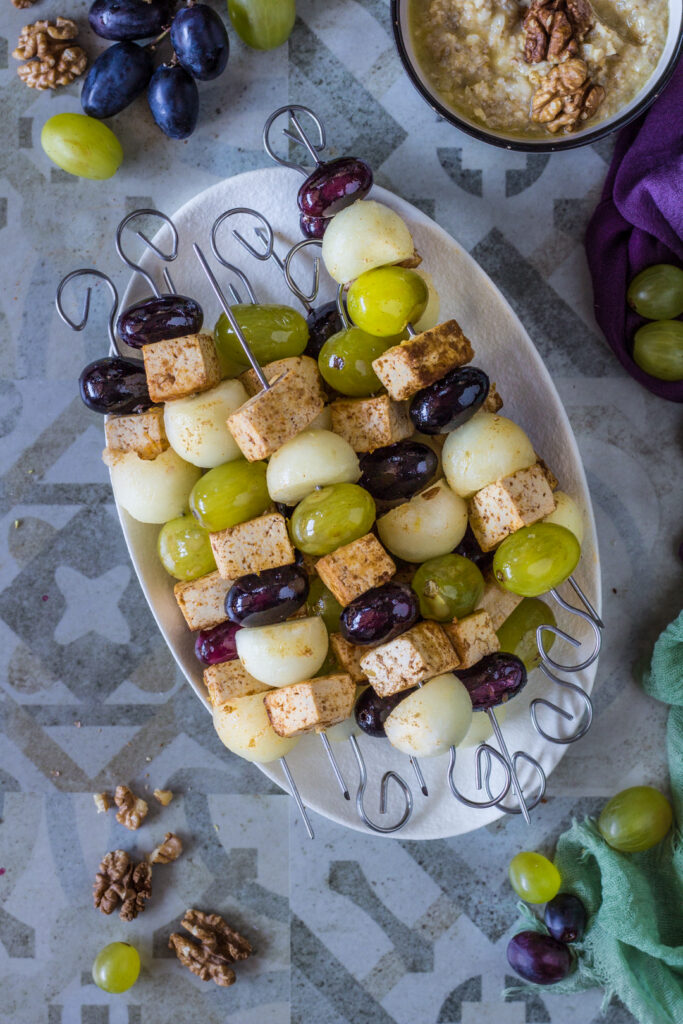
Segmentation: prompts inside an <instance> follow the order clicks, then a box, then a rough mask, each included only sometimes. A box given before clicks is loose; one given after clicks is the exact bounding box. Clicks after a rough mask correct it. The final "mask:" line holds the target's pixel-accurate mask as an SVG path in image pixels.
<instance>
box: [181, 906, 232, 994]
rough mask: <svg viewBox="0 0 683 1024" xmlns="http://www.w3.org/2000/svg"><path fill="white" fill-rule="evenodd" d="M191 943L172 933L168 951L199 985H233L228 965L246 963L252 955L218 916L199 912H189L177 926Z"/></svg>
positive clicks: (184, 937) (182, 936) (183, 937)
mask: <svg viewBox="0 0 683 1024" xmlns="http://www.w3.org/2000/svg"><path fill="white" fill-rule="evenodd" d="M180 924H181V927H183V928H185V929H186V931H188V932H190V934H191V935H193V936H194V939H190V938H187V937H186V936H184V935H181V934H180V933H179V932H174V933H173V934H172V935H171V937H170V938H169V940H168V944H169V947H170V948H171V949H172V950H174V952H175V954H176V956H177V957H178V959H179V960H180V962H181V963H182V964H184V965H185V967H188V968H189V969H190V970H191V971H192V973H193V974H196V975H197V977H199V978H201V979H202V981H215V982H216V984H217V985H232V984H234V982H235V972H234V971H233V970H232V969H231V968H230V966H229V965H230V964H232V963H234V962H235V961H236V960H246V958H247V957H248V956H249V955H250V953H251V952H252V949H251V944H250V943H249V942H248V941H247V940H246V939H245V938H244V936H243V935H240V934H239V932H236V931H233V929H232V928H230V926H229V925H227V924H226V923H225V921H224V920H223V918H222V917H220V916H219V915H218V914H204V913H203V912H202V911H201V910H188V911H187V912H186V913H185V917H184V918H183V919H182V921H181V922H180Z"/></svg>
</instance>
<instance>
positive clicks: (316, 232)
mask: <svg viewBox="0 0 683 1024" xmlns="http://www.w3.org/2000/svg"><path fill="white" fill-rule="evenodd" d="M329 223H330V219H329V218H328V217H309V216H308V214H307V213H302V214H301V215H300V217H299V227H300V228H301V234H302V235H303V236H304V238H322V237H323V235H324V234H325V232H326V230H327V225H328V224H329Z"/></svg>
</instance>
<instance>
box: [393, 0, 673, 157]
mask: <svg viewBox="0 0 683 1024" xmlns="http://www.w3.org/2000/svg"><path fill="white" fill-rule="evenodd" d="M391 13H392V22H393V29H394V36H395V39H396V45H397V48H398V53H399V56H400V58H401V61H402V62H403V65H404V67H405V69H406V72H407V73H408V76H409V77H410V79H411V81H412V83H413V85H414V86H415V88H416V89H417V90H418V92H419V93H420V94H421V95H422V97H423V98H424V99H425V100H426V101H427V103H429V105H430V106H431V107H432V108H433V110H435V111H436V113H437V114H439V116H441V117H443V118H444V119H445V120H446V121H449V122H450V123H451V124H452V125H454V126H455V127H456V128H460V129H461V130H462V131H464V132H467V133H468V134H469V135H472V136H474V137H475V138H478V139H481V140H482V141H483V142H488V143H491V144H492V145H494V146H500V147H503V148H505V149H515V150H524V151H527V152H529V151H532V152H535V151H538V152H554V151H556V150H561V149H572V148H574V147H576V146H584V145H587V144H588V143H590V142H596V141H597V140H598V139H601V138H603V137H604V136H605V135H608V134H610V133H611V132H613V131H616V130H617V129H619V128H623V126H624V125H626V124H628V123H629V122H630V121H632V120H633V119H634V118H635V117H637V116H638V115H639V114H642V113H643V111H644V110H646V109H647V107H649V106H650V104H651V103H653V102H654V100H655V99H656V98H657V96H658V95H659V93H660V92H661V91H662V90H663V89H664V87H665V86H666V84H667V82H668V81H669V79H670V77H671V75H672V74H673V71H674V68H675V67H676V63H677V61H678V59H679V58H680V56H681V51H682V49H683V0H592V2H590V0H391Z"/></svg>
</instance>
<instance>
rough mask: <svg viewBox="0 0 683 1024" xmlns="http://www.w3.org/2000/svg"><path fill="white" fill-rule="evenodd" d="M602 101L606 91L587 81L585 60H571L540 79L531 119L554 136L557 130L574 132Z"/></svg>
mask: <svg viewBox="0 0 683 1024" xmlns="http://www.w3.org/2000/svg"><path fill="white" fill-rule="evenodd" d="M604 98H605V90H604V89H603V87H602V86H601V85H595V84H594V83H593V82H591V81H590V79H589V78H588V68H587V67H586V64H585V63H584V61H582V60H578V59H577V58H573V59H572V60H567V61H565V62H564V64H558V66H557V67H555V68H553V69H552V71H550V72H549V73H548V74H547V75H545V76H544V77H543V78H542V79H541V84H540V85H539V87H538V89H537V90H536V92H535V93H534V95H533V98H532V100H531V120H532V121H535V122H536V123H537V124H541V125H543V127H544V128H545V129H546V131H549V132H552V133H553V134H555V132H558V131H559V130H560V128H563V129H564V131H565V132H566V133H569V132H573V131H575V130H576V129H577V128H578V127H579V126H580V122H582V121H588V119H589V118H591V117H593V116H594V114H595V113H596V111H597V110H598V107H599V106H600V104H601V103H602V101H603V100H604Z"/></svg>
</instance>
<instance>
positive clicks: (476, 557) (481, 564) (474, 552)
mask: <svg viewBox="0 0 683 1024" xmlns="http://www.w3.org/2000/svg"><path fill="white" fill-rule="evenodd" d="M454 554H456V555H462V556H463V558H469V560H470V562H474V564H475V565H476V566H477V567H478V568H479V569H481V571H482V572H485V571H486V570H487V569H488V568H489V566H491V565H493V556H494V554H495V552H494V551H482V550H481V548H480V547H479V542H478V540H477V538H476V537H475V536H474V532H473V530H472V527H471V526H470V524H469V523H468V524H467V529H466V530H465V536H464V537H463V539H462V540H461V541H460V543H459V544H458V546H457V548H455V550H454Z"/></svg>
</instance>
